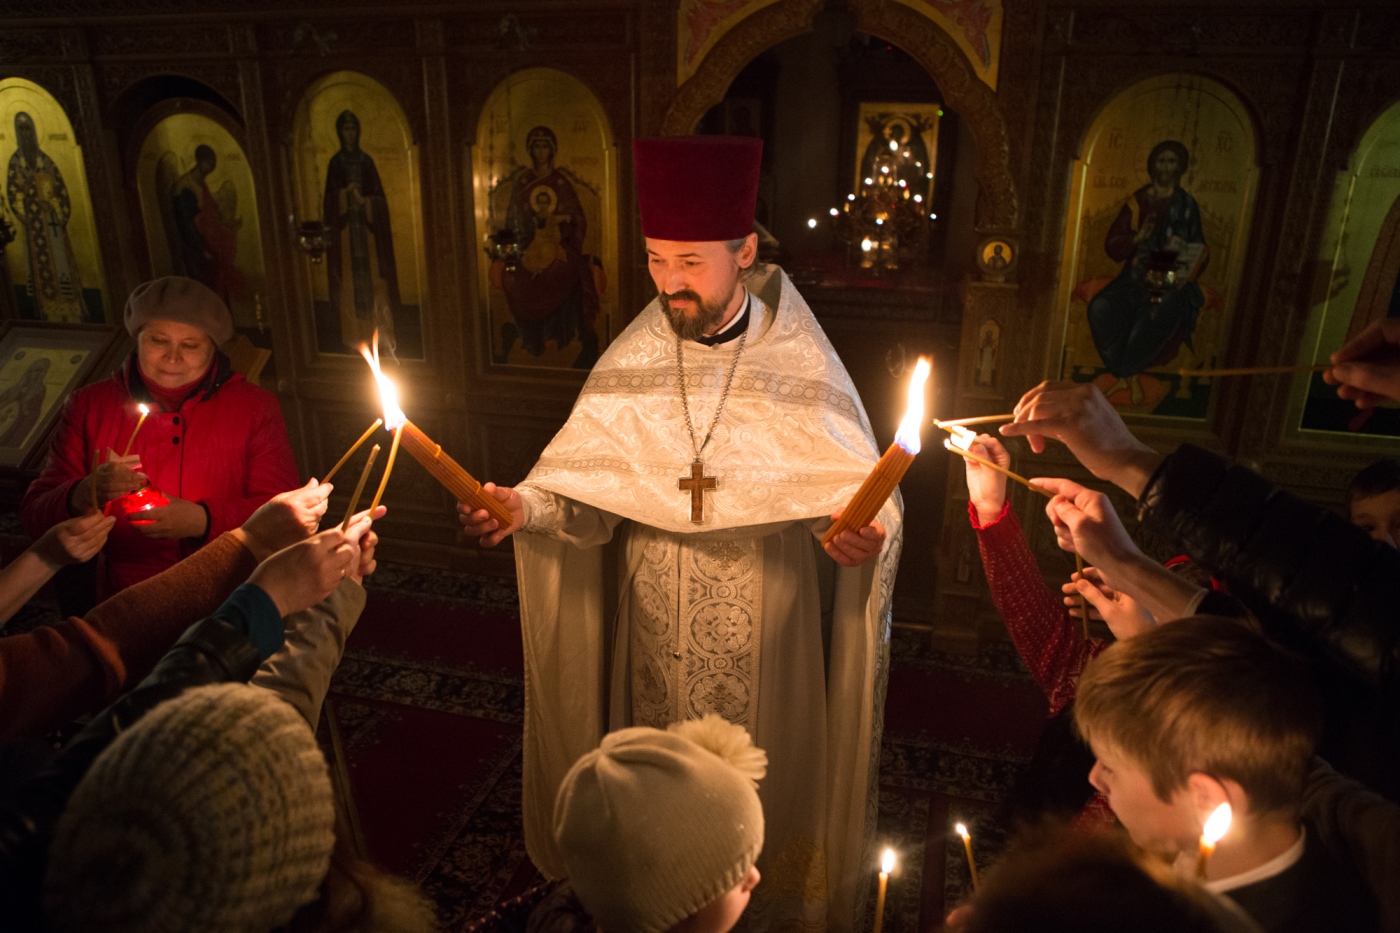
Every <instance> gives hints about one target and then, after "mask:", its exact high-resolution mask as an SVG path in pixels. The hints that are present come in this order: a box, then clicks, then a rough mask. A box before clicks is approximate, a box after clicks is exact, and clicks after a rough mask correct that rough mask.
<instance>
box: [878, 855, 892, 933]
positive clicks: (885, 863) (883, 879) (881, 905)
mask: <svg viewBox="0 0 1400 933" xmlns="http://www.w3.org/2000/svg"><path fill="white" fill-rule="evenodd" d="M892 871H894V849H886V850H885V851H884V854H882V855H881V856H880V890H879V892H878V893H876V895H875V933H880V928H881V927H883V926H884V925H885V889H886V888H887V887H888V886H889V883H890V872H892Z"/></svg>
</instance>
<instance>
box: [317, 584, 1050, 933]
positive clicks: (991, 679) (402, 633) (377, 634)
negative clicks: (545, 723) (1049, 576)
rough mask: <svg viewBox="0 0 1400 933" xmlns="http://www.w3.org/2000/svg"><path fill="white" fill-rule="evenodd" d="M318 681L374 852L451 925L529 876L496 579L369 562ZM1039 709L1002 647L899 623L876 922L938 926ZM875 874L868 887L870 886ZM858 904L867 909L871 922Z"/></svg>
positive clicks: (513, 700) (981, 842) (988, 829)
mask: <svg viewBox="0 0 1400 933" xmlns="http://www.w3.org/2000/svg"><path fill="white" fill-rule="evenodd" d="M370 591H371V595H370V601H369V606H368V608H367V609H366V612H365V615H364V618H363V619H362V620H361V622H360V625H359V627H358V628H357V629H356V631H355V633H354V634H353V635H352V636H351V639H350V647H349V651H348V652H347V655H346V659H345V661H344V663H343V664H342V665H341V668H340V670H339V671H338V672H337V675H336V679H335V682H334V684H333V685H332V698H333V701H334V703H335V709H336V714H337V717H338V721H339V722H340V724H341V729H342V733H343V735H344V738H345V742H346V746H347V759H348V763H349V765H348V766H349V771H350V779H351V784H352V786H353V788H354V793H355V799H356V804H357V807H358V809H359V811H360V814H361V821H362V824H363V828H364V834H365V838H366V841H367V845H368V847H369V850H370V853H371V855H372V857H374V858H375V860H376V861H378V862H379V863H380V864H382V865H383V866H384V867H386V868H389V869H391V870H393V871H395V872H398V873H400V874H402V875H404V876H406V877H408V878H411V879H413V880H414V881H416V882H418V883H419V884H420V885H422V887H423V889H424V890H425V891H426V892H427V893H428V894H429V895H430V896H431V897H432V898H433V899H434V900H435V901H436V902H437V904H438V906H439V910H440V916H441V919H442V921H443V929H444V930H447V931H456V930H461V929H463V928H464V927H466V926H467V925H468V924H470V923H471V922H472V921H473V920H475V919H478V918H480V917H481V916H482V915H483V914H484V913H486V912H487V911H488V910H490V909H491V908H492V907H493V906H494V905H496V904H498V903H500V902H501V901H502V900H505V899H508V898H510V897H513V896H514V895H516V894H518V893H521V892H522V891H524V890H525V889H527V888H528V887H529V886H530V884H532V883H533V881H535V880H537V876H536V874H535V870H534V867H533V865H531V864H530V861H529V859H528V857H527V856H526V855H525V848H524V842H523V838H522V836H521V828H520V819H519V801H520V720H521V704H522V699H523V698H522V690H523V686H522V681H521V658H520V642H519V630H518V617H517V616H516V602H515V592H514V588H513V586H511V585H510V584H509V581H499V580H490V579H483V578H474V577H469V576H465V575H462V574H450V573H445V572H437V571H428V570H422V569H418V568H409V567H404V566H396V565H381V570H380V572H379V573H377V574H376V575H375V577H374V578H373V579H372V581H371V586H370ZM1043 717H1044V701H1043V699H1042V698H1041V696H1040V694H1039V692H1038V691H1037V689H1036V688H1035V686H1034V684H1033V683H1031V681H1030V679H1029V677H1028V675H1027V674H1026V673H1025V671H1024V670H1023V669H1022V668H1021V666H1020V663H1019V661H1018V660H1017V659H1016V657H1015V654H1014V652H1012V651H1011V650H1010V648H1009V646H1001V645H997V646H993V647H992V649H991V650H988V651H987V652H984V654H982V655H981V656H979V657H976V658H961V657H953V656H948V655H944V654H941V653H939V652H935V651H932V650H930V649H929V648H928V646H927V639H926V638H925V637H923V636H922V635H921V634H920V633H919V632H917V631H912V630H906V629H897V630H896V634H895V643H894V658H893V663H892V669H891V674H890V689H889V699H888V702H887V704H886V716H885V724H886V731H885V741H884V744H883V747H882V752H881V777H880V836H881V842H882V844H887V845H890V846H893V847H894V848H895V849H896V850H897V851H898V852H899V853H900V856H901V862H900V866H899V868H898V869H897V870H896V873H895V875H894V876H893V877H892V878H891V881H890V887H889V895H888V904H887V908H886V919H885V929H886V930H888V931H891V933H916V931H917V933H923V931H927V930H932V929H936V928H937V927H938V926H939V925H941V922H942V917H943V916H944V915H945V914H946V912H947V910H949V909H951V908H952V907H953V906H956V904H957V903H958V901H959V900H961V899H962V898H963V897H965V896H966V894H967V892H968V889H969V882H968V873H967V867H966V862H965V860H964V856H963V851H962V845H961V842H960V841H959V840H958V838H957V837H956V836H955V835H953V833H952V826H953V824H954V823H956V822H958V821H963V822H965V823H967V824H968V826H969V827H970V828H971V830H972V833H973V838H974V845H975V848H976V850H977V851H978V852H979V853H981V858H982V860H985V859H986V858H987V857H988V854H989V853H991V852H994V851H996V850H997V849H998V848H999V847H1000V844H1001V843H1002V841H1003V839H1004V831H1003V829H1002V828H1001V827H999V826H998V825H996V822H995V820H994V818H993V814H994V811H995V808H996V806H997V804H998V803H999V802H1000V800H1001V799H1002V797H1003V796H1004V794H1005V793H1006V790H1007V789H1008V788H1009V787H1010V785H1011V783H1012V781H1013V780H1014V778H1015V776H1016V773H1017V770H1018V768H1019V766H1020V765H1021V764H1023V763H1024V762H1025V761H1026V760H1028V759H1029V757H1030V754H1031V752H1032V750H1033V749H1034V747H1035V742H1036V740H1037V738H1038V736H1039V731H1040V728H1041V724H1042V721H1043ZM874 878H875V871H874V869H873V867H872V870H871V882H872V891H873V887H874ZM873 901H874V898H873V896H872V897H871V904H872V906H871V910H872V912H873Z"/></svg>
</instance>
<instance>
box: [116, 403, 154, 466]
mask: <svg viewBox="0 0 1400 933" xmlns="http://www.w3.org/2000/svg"><path fill="white" fill-rule="evenodd" d="M136 409H137V410H138V411H139V412H141V417H140V418H137V419H136V427H134V428H132V429H131V436H130V437H128V438H127V439H126V450H123V451H122V456H123V457H125V456H126V455H127V454H129V453H131V445H132V444H134V443H136V432H137V431H140V430H141V425H143V424H145V423H146V416H147V415H149V414H150V413H151V409H150V406H148V405H137V406H136Z"/></svg>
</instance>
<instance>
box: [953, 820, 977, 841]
mask: <svg viewBox="0 0 1400 933" xmlns="http://www.w3.org/2000/svg"><path fill="white" fill-rule="evenodd" d="M953 829H954V831H955V832H957V834H958V835H959V836H962V837H963V839H964V840H968V839H971V838H972V834H971V833H969V832H968V831H967V824H965V823H959V824H958V825H956V826H954V827H953Z"/></svg>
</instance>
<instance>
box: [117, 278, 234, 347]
mask: <svg viewBox="0 0 1400 933" xmlns="http://www.w3.org/2000/svg"><path fill="white" fill-rule="evenodd" d="M123 318H124V319H125V323H126V332H127V333H128V334H131V335H132V336H135V335H136V332H137V331H139V330H140V329H141V328H142V327H143V326H145V325H146V324H149V323H150V322H151V321H178V322H180V323H181V324H189V325H190V326H191V327H198V328H199V329H200V330H202V331H204V332H205V333H206V334H208V335H209V336H210V337H211V338H212V339H213V341H214V344H215V345H216V346H220V347H222V346H223V345H224V344H226V343H228V342H229V341H230V340H232V339H233V315H232V314H230V313H229V310H228V306H227V305H225V304H224V300H223V299H222V298H220V297H219V296H218V294H217V293H216V292H215V291H214V290H213V289H212V288H210V287H209V286H207V285H204V284H203V283H200V282H196V281H195V280H194V279H187V278H185V277H184V276H183V275H167V276H164V277H162V278H159V279H155V280H153V281H150V282H143V283H141V284H140V285H138V286H136V288H135V290H134V291H132V293H131V297H130V298H128V299H127V300H126V311H125V312H124V313H123Z"/></svg>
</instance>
